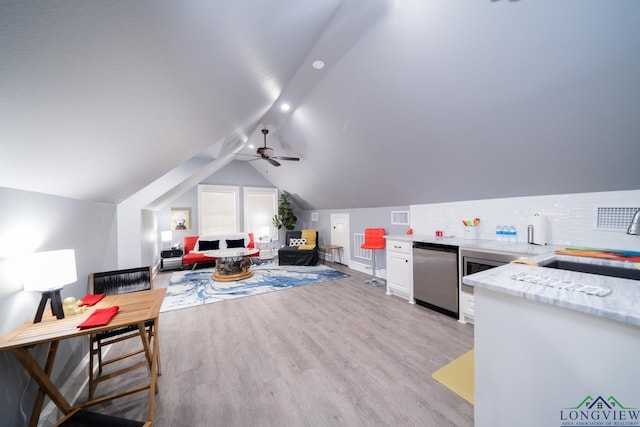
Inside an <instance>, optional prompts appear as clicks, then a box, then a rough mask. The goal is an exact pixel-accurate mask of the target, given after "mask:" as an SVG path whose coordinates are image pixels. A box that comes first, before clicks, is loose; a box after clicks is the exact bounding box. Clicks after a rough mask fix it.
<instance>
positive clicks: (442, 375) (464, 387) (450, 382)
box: [431, 349, 475, 405]
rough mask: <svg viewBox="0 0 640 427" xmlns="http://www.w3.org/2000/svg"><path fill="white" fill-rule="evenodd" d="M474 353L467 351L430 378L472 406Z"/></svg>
mask: <svg viewBox="0 0 640 427" xmlns="http://www.w3.org/2000/svg"><path fill="white" fill-rule="evenodd" d="M473 362H474V353H473V349H471V350H469V351H468V352H466V353H465V354H463V355H462V356H460V357H458V358H457V359H456V360H454V361H453V362H451V363H449V364H448V365H445V366H443V367H442V368H440V369H438V370H437V371H435V372H434V373H433V374H432V375H431V376H432V377H433V379H434V380H436V381H438V382H439V383H440V384H442V385H443V386H445V387H447V388H448V389H449V390H451V391H453V392H454V393H455V394H457V395H458V396H460V397H462V398H463V399H464V400H466V401H467V402H469V403H471V404H472V405H473V390H474V372H475V371H474V367H473Z"/></svg>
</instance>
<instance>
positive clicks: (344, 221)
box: [331, 214, 351, 265]
mask: <svg viewBox="0 0 640 427" xmlns="http://www.w3.org/2000/svg"><path fill="white" fill-rule="evenodd" d="M349 243H350V239H349V214H331V244H332V245H338V246H342V248H343V249H340V256H339V257H338V259H339V260H342V263H343V264H344V265H349V260H350V259H351V246H350V244H349ZM332 261H334V262H335V261H336V260H335V259H333V260H332Z"/></svg>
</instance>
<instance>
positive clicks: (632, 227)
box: [627, 209, 640, 236]
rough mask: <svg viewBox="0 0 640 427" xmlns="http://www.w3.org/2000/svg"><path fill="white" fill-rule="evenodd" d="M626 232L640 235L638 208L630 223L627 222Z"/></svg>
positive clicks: (639, 210) (639, 211)
mask: <svg viewBox="0 0 640 427" xmlns="http://www.w3.org/2000/svg"><path fill="white" fill-rule="evenodd" d="M627 234H631V235H634V236H640V209H638V211H637V212H636V213H635V215H634V216H633V219H632V220H631V224H629V228H628V229H627Z"/></svg>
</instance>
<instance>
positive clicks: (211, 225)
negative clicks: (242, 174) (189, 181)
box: [198, 184, 240, 236]
mask: <svg viewBox="0 0 640 427" xmlns="http://www.w3.org/2000/svg"><path fill="white" fill-rule="evenodd" d="M239 195H240V188H239V187H233V186H224V185H204V184H201V185H198V213H199V219H200V220H199V221H198V224H199V227H198V229H199V230H198V232H199V234H200V235H201V236H203V235H211V234H225V233H226V234H228V233H238V232H239V231H240V230H239V223H240V221H239V219H238V217H239V214H240V196H239Z"/></svg>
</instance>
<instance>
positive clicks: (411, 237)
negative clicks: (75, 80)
mask: <svg viewBox="0 0 640 427" xmlns="http://www.w3.org/2000/svg"><path fill="white" fill-rule="evenodd" d="M385 237H386V238H387V239H392V240H402V241H408V242H420V243H433V244H438V245H449V246H458V247H459V248H462V249H472V250H480V251H487V252H507V253H515V254H518V255H522V256H523V257H530V256H537V255H540V254H545V253H552V252H553V251H554V250H555V249H558V248H560V247H561V246H540V245H531V244H529V243H525V242H518V243H509V242H498V241H496V240H483V239H477V240H471V239H465V238H460V237H442V238H436V237H435V236H427V235H423V234H398V235H388V236H385Z"/></svg>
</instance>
